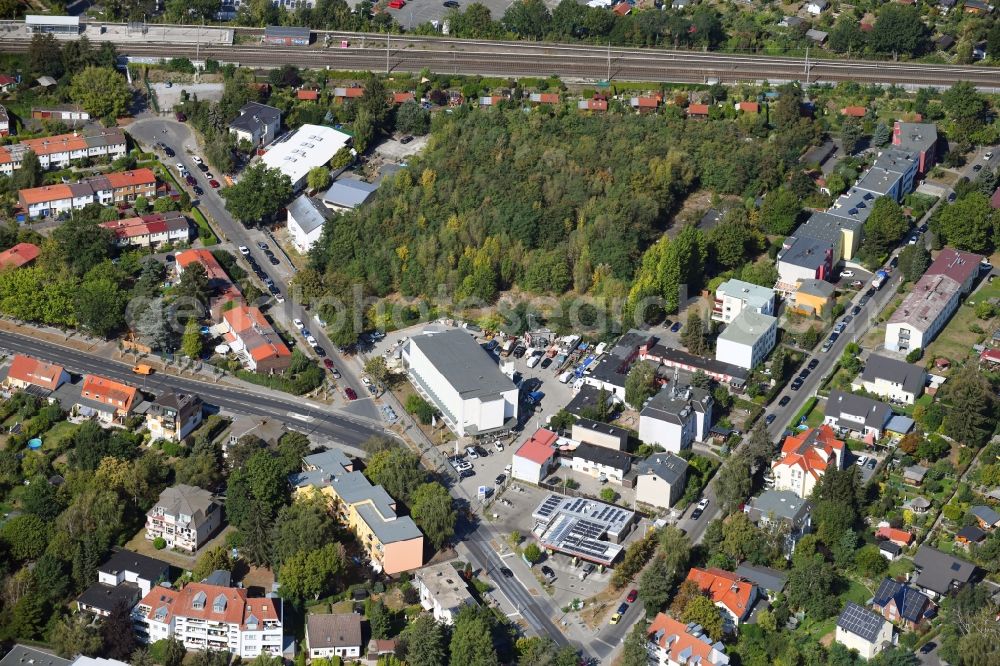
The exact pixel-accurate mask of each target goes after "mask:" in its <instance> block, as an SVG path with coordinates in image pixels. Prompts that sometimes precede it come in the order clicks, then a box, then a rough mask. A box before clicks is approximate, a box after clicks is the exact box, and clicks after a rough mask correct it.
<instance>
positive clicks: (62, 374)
mask: <svg viewBox="0 0 1000 666" xmlns="http://www.w3.org/2000/svg"><path fill="white" fill-rule="evenodd" d="M68 381H69V373H68V372H66V370H65V369H64V368H63V367H62V366H61V365H54V364H52V363H47V362H45V361H40V360H38V359H37V358H32V357H31V356H25V355H24V354H15V355H14V358H13V359H12V360H11V363H10V367H9V368H7V376H6V377H4V378H3V385H4V386H6V387H7V388H10V389H15V390H22V391H27V392H29V393H31V394H32V395H38V396H40V397H48V396H49V395H50V394H51V393H52V392H53V391H55V390H56V389H57V388H59V387H60V386H62V385H63V384H64V383H66V382H68Z"/></svg>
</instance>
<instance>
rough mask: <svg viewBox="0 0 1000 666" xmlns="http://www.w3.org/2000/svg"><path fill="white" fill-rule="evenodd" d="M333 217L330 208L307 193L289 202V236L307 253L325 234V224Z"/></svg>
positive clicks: (300, 250)
mask: <svg viewBox="0 0 1000 666" xmlns="http://www.w3.org/2000/svg"><path fill="white" fill-rule="evenodd" d="M332 218H333V213H332V212H331V211H330V209H329V208H327V207H326V206H324V205H323V204H321V203H320V202H319V201H317V200H316V199H314V198H312V197H310V196H307V195H305V194H303V195H301V196H299V198H297V199H295V200H294V201H292V203H290V204H288V225H287V226H288V236H289V237H290V238H291V240H292V245H294V246H295V249H296V250H298V251H299V252H301V253H302V254H305V253H306V252H308V251H309V250H311V249H312V246H313V245H315V244H316V242H317V241H318V240H319V239H320V236H322V235H323V225H325V224H326V223H327V222H328V221H329V220H330V219H332Z"/></svg>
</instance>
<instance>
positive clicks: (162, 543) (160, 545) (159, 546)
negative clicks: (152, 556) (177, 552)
mask: <svg viewBox="0 0 1000 666" xmlns="http://www.w3.org/2000/svg"><path fill="white" fill-rule="evenodd" d="M166 547H167V540H166V539H164V538H163V537H156V538H155V539H153V548H155V549H156V550H163V549H164V548H166Z"/></svg>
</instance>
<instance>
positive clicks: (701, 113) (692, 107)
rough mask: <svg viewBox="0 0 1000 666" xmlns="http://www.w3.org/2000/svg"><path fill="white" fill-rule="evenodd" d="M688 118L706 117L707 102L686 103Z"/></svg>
mask: <svg viewBox="0 0 1000 666" xmlns="http://www.w3.org/2000/svg"><path fill="white" fill-rule="evenodd" d="M687 115H688V118H707V117H708V104H688V107H687Z"/></svg>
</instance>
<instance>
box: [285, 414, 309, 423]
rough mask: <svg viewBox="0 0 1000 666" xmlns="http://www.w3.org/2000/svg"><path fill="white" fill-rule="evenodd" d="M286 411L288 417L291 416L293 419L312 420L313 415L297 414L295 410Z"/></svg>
mask: <svg viewBox="0 0 1000 666" xmlns="http://www.w3.org/2000/svg"><path fill="white" fill-rule="evenodd" d="M286 413H287V414H288V415H289V416H290V417H292V418H293V419H298V420H299V421H306V422H309V421H312V420H313V417H311V416H306V415H305V414H298V413H296V412H286Z"/></svg>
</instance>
